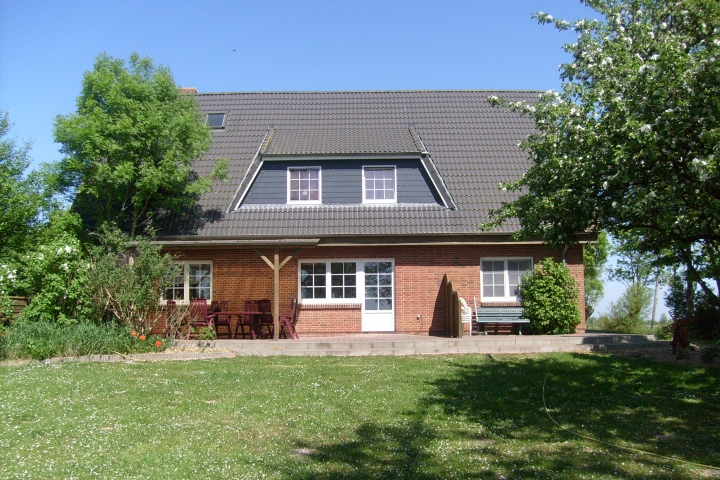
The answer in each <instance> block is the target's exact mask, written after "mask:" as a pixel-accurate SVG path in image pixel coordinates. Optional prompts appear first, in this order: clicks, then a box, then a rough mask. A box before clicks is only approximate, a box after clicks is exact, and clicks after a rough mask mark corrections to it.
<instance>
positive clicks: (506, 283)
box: [480, 257, 533, 303]
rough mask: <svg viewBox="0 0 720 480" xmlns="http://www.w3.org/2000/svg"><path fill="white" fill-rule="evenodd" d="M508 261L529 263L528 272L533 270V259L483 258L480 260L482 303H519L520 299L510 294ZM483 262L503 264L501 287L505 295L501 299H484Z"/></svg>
mask: <svg viewBox="0 0 720 480" xmlns="http://www.w3.org/2000/svg"><path fill="white" fill-rule="evenodd" d="M508 261H516V262H522V261H528V262H530V268H529V269H528V271H529V272H531V271H532V270H533V259H532V257H483V258H480V298H481V299H482V301H483V302H488V303H492V302H497V303H500V302H519V301H520V299H519V298H518V297H517V296H516V295H513V294H512V293H511V292H510V278H509V275H508ZM483 262H504V268H503V286H504V291H505V294H504V296H502V297H486V296H485V295H484V292H485V285H484V282H483V273H484V272H483V267H482V265H483Z"/></svg>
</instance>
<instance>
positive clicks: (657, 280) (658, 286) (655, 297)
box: [650, 271, 660, 332]
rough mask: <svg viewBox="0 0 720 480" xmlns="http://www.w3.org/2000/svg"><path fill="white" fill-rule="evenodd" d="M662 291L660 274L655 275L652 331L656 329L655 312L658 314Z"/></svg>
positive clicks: (651, 319)
mask: <svg viewBox="0 0 720 480" xmlns="http://www.w3.org/2000/svg"><path fill="white" fill-rule="evenodd" d="M659 289H660V272H659V271H658V272H657V275H655V295H653V309H652V317H650V331H651V332H652V329H653V328H654V327H655V312H657V299H658V290H659Z"/></svg>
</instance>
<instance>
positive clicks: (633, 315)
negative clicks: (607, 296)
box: [600, 283, 652, 333]
mask: <svg viewBox="0 0 720 480" xmlns="http://www.w3.org/2000/svg"><path fill="white" fill-rule="evenodd" d="M651 303H652V292H651V291H650V289H649V288H648V287H646V286H645V285H643V284H642V283H633V284H631V285H629V286H628V287H627V288H626V289H625V292H623V294H622V295H621V296H620V298H619V299H618V300H617V301H616V302H613V303H612V304H611V305H610V313H609V315H607V316H603V317H602V318H601V319H600V328H602V329H603V330H610V331H613V332H619V333H642V332H643V331H644V325H645V319H646V318H648V314H649V310H650V304H651Z"/></svg>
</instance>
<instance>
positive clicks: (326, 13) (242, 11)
mask: <svg viewBox="0 0 720 480" xmlns="http://www.w3.org/2000/svg"><path fill="white" fill-rule="evenodd" d="M537 11H544V12H548V13H550V14H552V15H553V16H555V17H558V18H563V19H565V20H575V19H579V18H584V17H591V18H592V17H595V14H594V12H593V11H592V10H590V9H588V8H586V7H584V6H583V5H582V4H581V3H580V2H579V1H574V0H506V1H502V2H499V1H493V0H475V1H438V0H435V1H423V0H407V1H393V0H382V1H375V0H362V1H340V0H338V1H329V0H328V1H284V2H282V1H267V0H266V1H257V0H255V1H239V0H238V1H228V0H215V1H212V2H201V1H190V0H187V1H174V2H170V1H148V0H143V1H135V0H124V1H116V0H104V1H101V2H98V1H90V0H86V1H83V0H77V1H64V2H58V1H51V0H46V1H36V0H2V2H0V110H7V111H9V112H10V119H11V121H13V122H14V124H15V126H14V128H13V134H14V135H16V136H17V137H19V138H20V139H24V140H31V141H32V142H33V149H32V151H31V156H32V157H33V159H34V160H35V161H36V162H37V163H41V162H50V161H56V160H58V159H60V157H61V154H60V153H59V152H58V148H59V146H58V145H57V144H55V143H54V142H53V136H52V128H53V119H54V118H55V116H56V115H66V114H68V113H71V112H72V111H74V109H75V99H76V98H77V96H78V94H79V93H80V86H81V81H82V75H83V73H84V72H85V71H87V70H90V69H92V66H93V61H94V59H95V57H97V55H98V54H99V53H101V52H106V53H107V54H109V55H111V56H114V57H119V58H124V59H127V58H128V57H129V55H130V53H131V52H138V53H139V54H141V55H147V56H149V57H151V58H152V59H153V60H154V61H155V62H156V63H158V64H162V65H165V66H168V67H170V69H171V70H172V72H173V74H174V76H175V81H176V82H177V83H178V84H179V85H181V86H185V87H187V86H192V87H196V88H197V89H198V90H199V91H201V92H221V91H307V90H428V89H441V90H447V89H503V90H511V89H530V90H548V89H553V88H554V89H557V88H559V86H560V81H559V76H558V65H559V64H561V63H564V62H566V61H568V59H569V56H568V55H567V54H566V53H565V52H564V51H563V50H562V45H563V44H564V43H567V42H572V41H573V38H574V37H573V35H572V34H571V33H567V32H565V33H561V32H558V31H557V30H555V29H554V28H552V27H550V26H541V25H538V24H537V21H535V20H533V19H532V18H531V14H532V13H533V12H537ZM621 291H622V287H621V286H619V285H616V284H608V286H607V294H606V298H605V300H604V302H603V304H602V305H601V307H600V310H602V309H604V308H605V307H606V305H607V304H608V303H609V301H610V300H612V299H615V298H617V297H618V296H619V295H620V293H621ZM660 303H661V304H662V302H660ZM661 311H665V310H664V307H663V310H661Z"/></svg>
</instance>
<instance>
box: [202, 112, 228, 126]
mask: <svg viewBox="0 0 720 480" xmlns="http://www.w3.org/2000/svg"><path fill="white" fill-rule="evenodd" d="M206 123H207V124H208V125H210V128H225V114H224V113H208V115H207V120H206Z"/></svg>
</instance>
